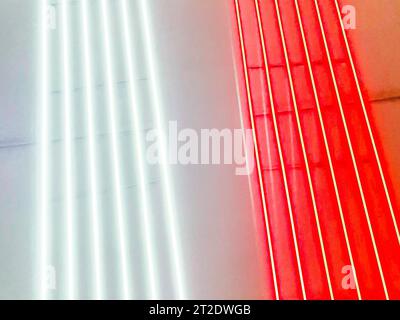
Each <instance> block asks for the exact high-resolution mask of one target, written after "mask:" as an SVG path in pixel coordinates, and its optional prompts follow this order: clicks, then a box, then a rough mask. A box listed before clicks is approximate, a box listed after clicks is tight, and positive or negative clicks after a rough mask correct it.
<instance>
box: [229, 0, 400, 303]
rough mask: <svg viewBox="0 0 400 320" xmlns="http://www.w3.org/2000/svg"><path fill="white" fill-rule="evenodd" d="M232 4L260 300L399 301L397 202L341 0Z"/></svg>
mask: <svg viewBox="0 0 400 320" xmlns="http://www.w3.org/2000/svg"><path fill="white" fill-rule="evenodd" d="M232 3H233V6H232V7H233V12H234V17H235V19H234V28H235V30H236V34H237V52H238V56H239V57H240V61H241V68H238V70H239V72H240V76H241V81H242V88H243V92H242V98H243V102H244V103H243V105H244V106H245V109H246V110H243V111H244V112H245V114H247V115H248V117H249V119H250V123H251V126H252V129H253V131H254V142H255V149H256V150H255V153H256V161H257V168H258V172H257V173H258V181H259V186H258V187H259V191H260V195H261V208H262V211H263V215H264V219H265V229H266V235H267V237H266V240H267V242H268V244H267V245H268V247H267V248H268V250H267V252H266V255H267V256H268V258H267V259H266V262H267V265H268V270H269V271H270V272H269V276H270V278H269V282H268V284H269V288H270V290H269V292H268V297H270V298H275V299H278V298H279V299H289V298H291V299H388V298H391V299H396V298H397V299H398V298H400V277H399V275H400V237H399V231H398V225H397V220H399V217H398V206H397V203H396V201H395V199H394V198H393V196H392V191H391V188H392V187H391V183H390V179H389V177H388V175H387V173H386V169H385V166H384V162H382V159H381V156H380V155H381V146H380V144H379V141H377V139H376V138H375V136H374V134H373V132H374V128H373V123H372V122H371V121H370V119H369V116H368V112H369V104H368V99H367V98H365V94H364V93H363V88H362V82H361V81H360V80H359V78H358V73H357V69H356V64H355V62H354V60H353V57H352V54H351V51H350V44H349V42H348V40H347V36H346V32H345V31H344V30H343V28H342V25H341V16H340V8H339V4H338V2H337V0H323V1H317V0H232ZM351 270H353V272H351Z"/></svg>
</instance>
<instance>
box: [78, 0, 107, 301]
mask: <svg viewBox="0 0 400 320" xmlns="http://www.w3.org/2000/svg"><path fill="white" fill-rule="evenodd" d="M81 20H82V25H83V30H82V31H83V51H84V77H85V104H86V118H87V124H86V126H87V134H88V144H89V176H90V178H89V180H90V219H91V224H92V225H91V228H92V230H91V234H92V251H93V252H92V253H93V258H92V259H93V268H94V272H93V283H94V288H93V296H94V297H95V299H97V300H100V299H103V298H104V271H103V263H104V259H103V250H102V248H103V244H102V241H101V225H100V210H99V199H98V193H99V188H98V181H97V175H98V174H99V170H98V164H97V157H98V153H97V148H96V132H95V123H94V122H95V106H94V94H93V88H94V82H93V78H92V58H93V53H92V49H91V32H90V26H89V25H90V11H89V0H82V1H81Z"/></svg>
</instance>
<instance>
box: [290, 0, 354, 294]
mask: <svg viewBox="0 0 400 320" xmlns="http://www.w3.org/2000/svg"><path fill="white" fill-rule="evenodd" d="M294 3H295V6H296V13H297V18H298V21H299V26H300V32H301V37H302V41H303V46H304V51H305V55H306V58H307V65H308V71H309V73H310V78H311V84H312V89H313V94H314V99H315V103H316V106H317V111H318V118H319V122H320V125H321V129H322V136H323V139H324V145H325V150H326V154H327V156H328V162H329V169H330V173H331V176H332V181H333V186H334V189H335V196H336V201H337V204H338V208H339V213H340V219H341V223H342V227H343V232H344V236H345V240H346V246H347V252H348V255H349V259H350V263H351V265H352V267H353V275H354V282H355V285H356V290H357V296H358V299H359V300H361V293H360V288H359V285H358V278H357V273H356V270H355V267H354V259H353V254H352V251H351V247H350V241H349V236H348V232H347V227H346V222H345V219H344V214H343V208H342V201H341V199H340V195H339V190H338V185H337V181H336V174H335V171H334V168H333V163H332V156H331V152H330V150H329V144H328V138H327V135H326V129H325V124H324V121H323V118H322V112H321V104H320V101H319V98H318V93H317V87H316V85H315V77H314V71H313V68H312V65H311V58H310V54H309V51H308V44H307V40H306V37H305V33H304V28H303V21H302V17H301V13H300V8H299V4H298V0H294Z"/></svg>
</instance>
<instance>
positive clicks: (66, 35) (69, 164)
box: [61, 0, 76, 299]
mask: <svg viewBox="0 0 400 320" xmlns="http://www.w3.org/2000/svg"><path fill="white" fill-rule="evenodd" d="M68 6H69V1H68V0H63V1H62V2H61V24H62V25H61V30H62V35H61V37H62V63H63V97H64V100H63V104H64V141H65V143H64V152H65V170H64V172H65V175H64V179H65V194H66V196H65V199H66V227H67V239H66V243H67V248H66V249H67V250H66V252H67V280H66V282H67V297H68V299H74V298H75V294H76V292H75V291H76V276H75V268H76V265H75V259H76V253H75V235H74V232H75V230H74V225H75V213H74V210H75V201H74V193H73V192H74V190H73V184H74V181H73V180H74V179H73V177H74V172H73V134H72V117H73V105H72V100H71V98H72V88H71V52H70V51H71V39H70V25H69V19H70V12H69V7H68Z"/></svg>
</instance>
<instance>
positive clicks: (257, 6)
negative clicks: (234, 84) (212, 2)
mask: <svg viewBox="0 0 400 320" xmlns="http://www.w3.org/2000/svg"><path fill="white" fill-rule="evenodd" d="M254 3H255V5H256V11H257V22H258V29H259V32H260V40H261V45H262V52H263V58H264V65H265V75H266V79H267V83H268V94H269V98H270V104H271V114H272V120H273V123H274V131H275V136H276V142H277V146H278V154H279V161H280V165H281V168H282V177H283V184H284V187H285V193H286V201H287V205H288V211H289V218H290V225H291V230H292V236H293V242H294V249H295V252H296V261H297V268H298V272H299V278H300V285H301V291H302V294H303V299H304V300H306V299H307V295H306V290H305V287H304V279H303V271H302V267H301V261H300V253H299V248H298V244H297V234H296V228H295V225H294V218H293V211H292V203H291V200H290V192H289V186H288V181H287V176H286V168H285V163H284V160H283V153H282V146H281V140H280V134H279V131H278V121H277V117H276V113H275V103H274V99H273V93H272V84H271V78H270V74H269V69H268V68H269V64H268V59H267V51H266V46H265V40H264V39H265V38H264V30H263V27H262V24H261V15H260V8H259V5H258V0H254Z"/></svg>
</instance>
